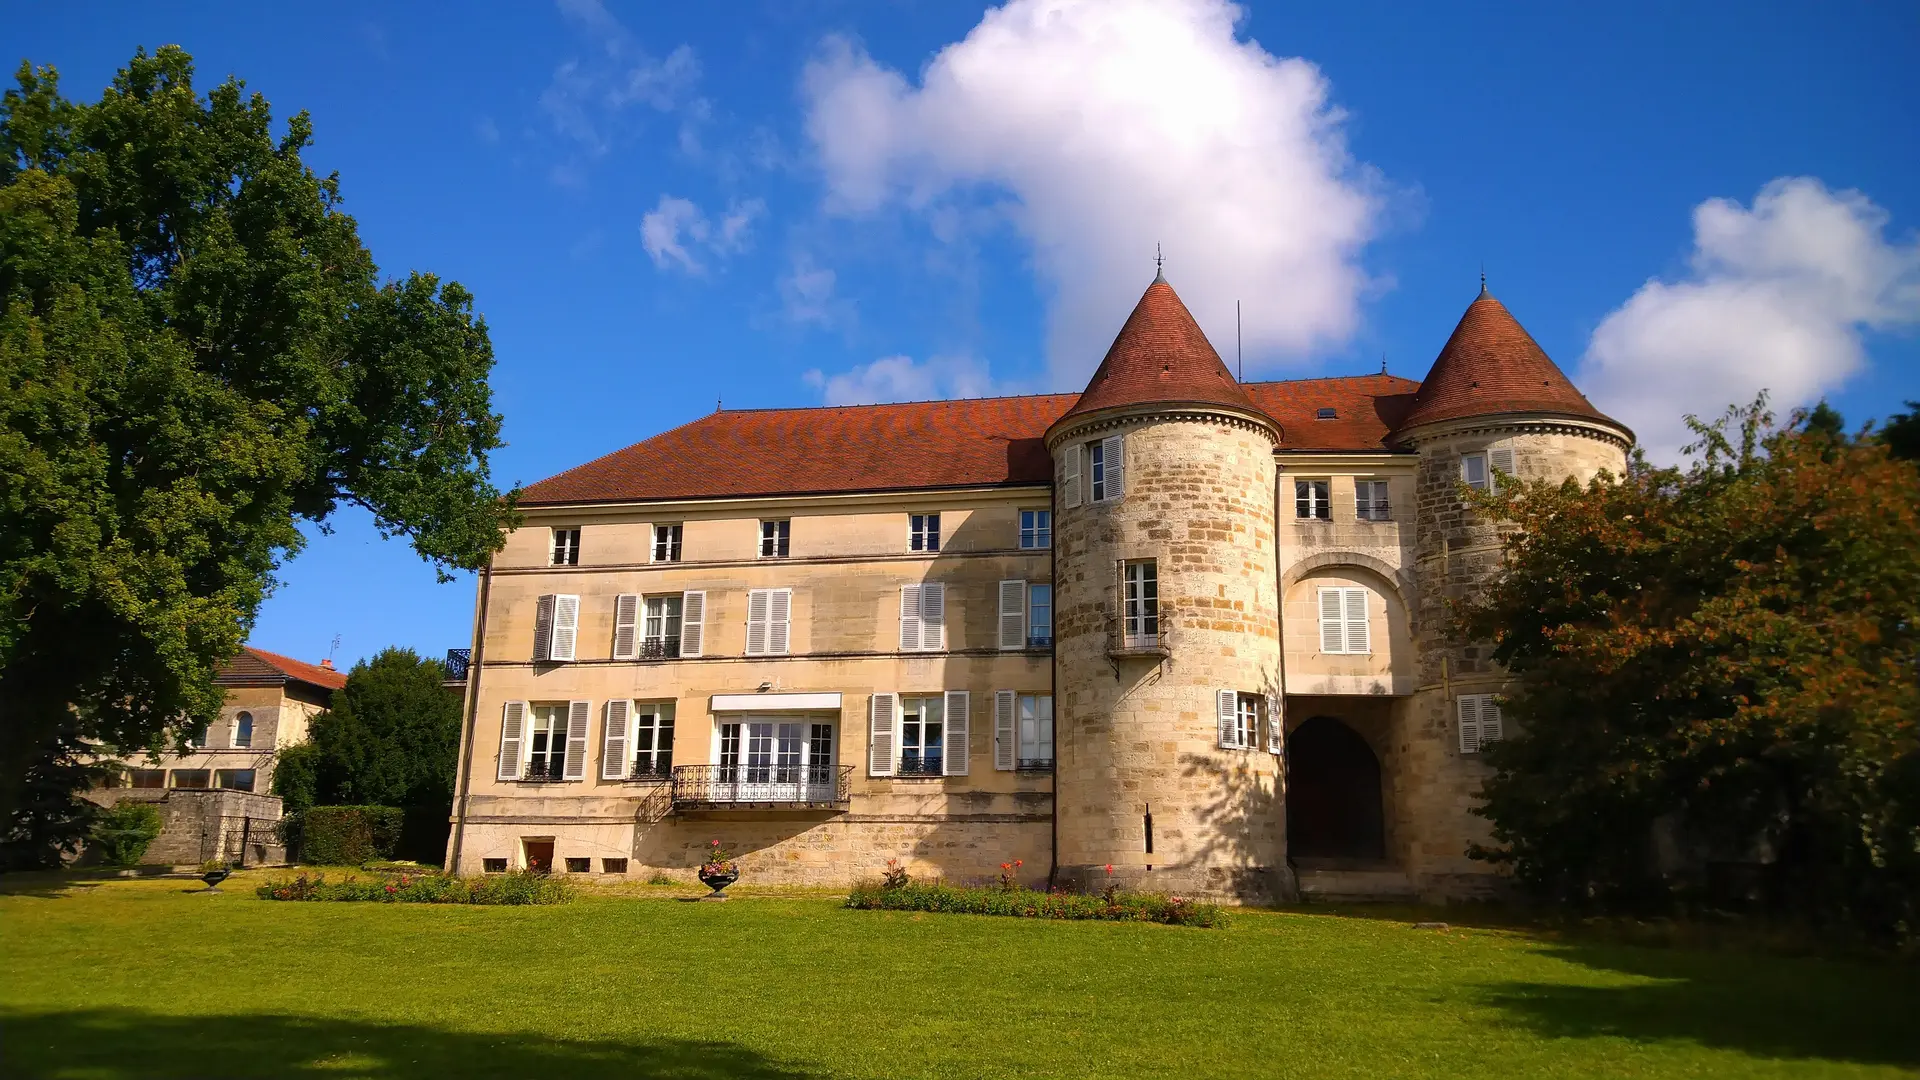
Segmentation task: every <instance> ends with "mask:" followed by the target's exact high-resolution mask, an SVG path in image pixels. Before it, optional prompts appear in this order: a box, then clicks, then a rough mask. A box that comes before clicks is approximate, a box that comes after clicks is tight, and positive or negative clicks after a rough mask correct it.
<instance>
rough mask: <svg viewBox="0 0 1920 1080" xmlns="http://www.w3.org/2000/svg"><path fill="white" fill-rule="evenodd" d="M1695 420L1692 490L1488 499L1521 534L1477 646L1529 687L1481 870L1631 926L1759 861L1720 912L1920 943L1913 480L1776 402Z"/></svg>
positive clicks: (1650, 486)
mask: <svg viewBox="0 0 1920 1080" xmlns="http://www.w3.org/2000/svg"><path fill="white" fill-rule="evenodd" d="M1689 420H1690V422H1692V423H1693V424H1694V426H1695V429H1696V431H1697V432H1699V434H1700V436H1701V441H1700V443H1699V445H1698V446H1697V447H1696V448H1694V449H1695V451H1696V453H1697V455H1698V456H1697V460H1696V461H1695V462H1694V463H1693V465H1692V466H1691V468H1689V469H1688V470H1687V471H1685V472H1682V471H1680V470H1677V469H1656V468H1652V467H1650V466H1649V465H1648V464H1647V463H1646V462H1645V461H1644V460H1641V459H1638V458H1636V460H1635V462H1634V463H1633V465H1632V466H1631V467H1630V468H1629V470H1628V474H1627V475H1626V476H1625V477H1621V478H1601V479H1596V480H1594V481H1593V482H1592V483H1590V484H1588V485H1587V486H1586V487H1584V488H1582V487H1579V486H1578V485H1575V484H1573V483H1571V482H1569V483H1567V484H1564V485H1561V486H1558V487H1555V486H1551V485H1548V484H1545V483H1540V482H1534V483H1529V484H1521V483H1518V482H1514V481H1511V480H1503V481H1502V483H1501V485H1500V488H1499V490H1498V491H1496V492H1491V493H1487V494H1485V495H1482V496H1477V497H1476V503H1477V505H1478V507H1479V509H1480V510H1481V511H1482V512H1484V513H1487V514H1489V515H1492V516H1495V517H1497V518H1500V519H1504V520H1506V521H1508V522H1510V523H1512V525H1513V526H1514V529H1513V531H1511V532H1510V534H1509V535H1508V538H1507V541H1506V552H1505V563H1504V569H1503V572H1502V573H1501V575H1500V576H1499V578H1498V580H1497V581H1496V582H1494V583H1493V584H1492V586H1491V587H1489V588H1488V589H1486V590H1485V591H1484V592H1482V593H1481V594H1480V595H1479V596H1478V597H1477V598H1475V600H1474V601H1473V602H1471V603H1469V604H1467V605H1465V606H1464V607H1463V608H1462V609H1461V610H1460V612H1459V617H1460V627H1459V629H1460V630H1461V632H1463V633H1464V634H1466V635H1467V636H1468V638H1469V639H1470V640H1491V641H1493V642H1495V643H1496V645H1495V650H1494V657H1495V659H1496V660H1498V661H1499V662H1500V663H1502V664H1504V665H1506V666H1507V668H1508V669H1509V670H1510V671H1512V672H1513V673H1514V674H1515V675H1517V676H1519V677H1520V678H1519V681H1518V684H1517V686H1516V687H1515V688H1514V691H1513V693H1512V695H1511V697H1510V698H1509V699H1508V700H1507V702H1506V706H1505V707H1506V711H1507V713H1508V715H1509V716H1510V717H1511V718H1512V719H1513V720H1514V721H1515V724H1514V729H1515V730H1514V731H1513V732H1512V733H1511V734H1510V735H1509V737H1508V738H1507V739H1506V741H1504V742H1501V743H1495V744H1492V745H1490V746H1488V747H1487V748H1486V749H1487V754H1486V757H1487V760H1488V762H1489V763H1490V764H1491V765H1492V766H1493V767H1494V769H1495V770H1496V771H1495V774H1494V776H1493V778H1492V779H1491V780H1490V781H1489V782H1488V783H1487V785H1486V789H1485V795H1486V804H1485V806H1484V808H1483V809H1482V810H1481V811H1480V812H1481V813H1483V814H1484V815H1485V816H1486V817H1488V818H1489V819H1490V820H1491V821H1492V822H1493V825H1494V835H1495V837H1496V838H1497V839H1498V841H1499V843H1500V845H1501V846H1500V847H1499V848H1497V849H1494V850H1486V851H1480V852H1477V853H1476V854H1478V855H1480V856H1481V857H1485V858H1493V859H1497V860H1502V861H1506V862H1509V863H1511V864H1512V866H1513V868H1514V870H1515V873H1516V874H1517V876H1518V878H1519V880H1520V881H1521V882H1522V883H1523V884H1525V885H1526V886H1528V887H1530V888H1531V889H1532V890H1533V891H1535V892H1536V893H1538V894H1540V895H1543V896H1546V897H1549V898H1552V899H1555V900H1558V901H1564V902H1571V903H1575V904H1581V905H1597V906H1600V907H1602V908H1612V909H1619V910H1636V909H1645V908H1658V907H1662V906H1666V905H1669V904H1672V903H1675V902H1680V903H1697V902H1700V901H1702V900H1703V899H1708V898H1710V897H1709V895H1708V894H1709V892H1710V891H1711V887H1712V886H1714V884H1715V883H1714V881H1713V879H1712V877H1711V873H1712V871H1713V870H1717V869H1722V868H1726V869H1733V868H1737V867H1739V866H1740V865H1741V864H1745V865H1746V866H1747V867H1753V866H1755V865H1765V866H1766V867H1768V869H1767V870H1766V871H1765V873H1764V875H1763V876H1762V877H1761V879H1760V880H1756V881H1753V882H1748V883H1740V884H1739V887H1738V888H1732V889H1729V890H1728V891H1730V892H1736V893H1749V892H1751V895H1752V897H1753V899H1754V900H1755V901H1756V902H1758V903H1762V904H1766V905H1770V906H1771V907H1773V908H1774V909H1776V910H1777V911H1780V912H1783V913H1787V914H1790V915H1792V916H1793V917H1796V918H1803V919H1809V920H1813V921H1817V922H1825V923H1831V922H1835V921H1844V922H1847V923H1850V924H1851V925H1853V926H1856V927H1860V928H1865V929H1867V930H1869V931H1871V932H1874V933H1878V934H1892V935H1896V936H1898V935H1902V934H1913V933H1915V932H1916V931H1920V728H1917V722H1920V684H1917V682H1916V678H1915V671H1916V666H1917V662H1920V544H1916V543H1915V540H1914V538H1915V537H1916V536H1920V469H1916V467H1915V465H1914V464H1912V463H1910V462H1906V461H1900V460H1895V459H1894V458H1892V457H1891V456H1890V455H1889V453H1888V449H1887V447H1886V446H1885V445H1883V444H1881V443H1879V442H1877V441H1874V440H1872V439H1865V438H1862V439H1853V440H1850V439H1847V438H1846V437H1844V436H1841V435H1837V434H1836V433H1835V432H1837V431H1838V425H1837V424H1835V425H1832V426H1831V427H1830V429H1828V430H1820V429H1815V430H1808V429H1807V428H1806V427H1805V426H1804V425H1803V424H1794V423H1790V424H1788V425H1786V426H1784V427H1776V426H1774V424H1773V421H1772V418H1771V417H1770V416H1769V415H1768V414H1767V413H1766V411H1765V408H1764V399H1763V400H1762V401H1759V402H1756V403H1755V404H1754V405H1753V406H1752V407H1750V408H1744V409H1735V410H1733V411H1731V412H1730V413H1729V414H1728V416H1727V417H1725V418H1723V419H1722V420H1720V421H1719V422H1718V423H1716V424H1713V425H1705V424H1701V423H1700V422H1699V421H1697V420H1693V419H1692V418H1689ZM1729 425H1731V427H1732V430H1731V431H1730V429H1729Z"/></svg>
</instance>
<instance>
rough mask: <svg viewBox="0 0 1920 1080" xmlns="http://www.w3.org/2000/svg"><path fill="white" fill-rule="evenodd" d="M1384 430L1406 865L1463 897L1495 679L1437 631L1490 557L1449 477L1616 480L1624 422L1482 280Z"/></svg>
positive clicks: (1480, 824) (1493, 550)
mask: <svg viewBox="0 0 1920 1080" xmlns="http://www.w3.org/2000/svg"><path fill="white" fill-rule="evenodd" d="M1391 438H1392V442H1393V444H1394V445H1395V446H1396V447H1398V448H1399V449H1402V450H1412V451H1414V452H1416V453H1417V454H1418V455H1419V459H1418V460H1419V464H1418V466H1417V467H1416V468H1417V480H1416V488H1415V500H1416V505H1415V508H1414V515H1415V518H1414V530H1415V532H1414V537H1415V538H1414V545H1415V563H1414V579H1415V585H1416V596H1417V614H1416V618H1415V626H1414V635H1415V649H1416V652H1417V654H1418V657H1419V684H1418V685H1419V689H1418V690H1417V691H1416V692H1415V694H1414V696H1413V700H1412V701H1411V702H1410V703H1409V712H1408V713H1407V720H1408V723H1407V724H1406V726H1405V728H1404V729H1403V730H1404V732H1405V733H1406V736H1407V737H1406V739H1405V741H1404V746H1405V751H1404V755H1403V756H1404V759H1405V761H1404V765H1403V773H1404V774H1405V775H1407V776H1409V777H1410V778H1412V779H1413V780H1414V782H1413V783H1409V784H1406V785H1405V792H1406V798H1407V800H1408V802H1409V803H1410V805H1408V806H1407V807H1405V812H1404V814H1403V818H1404V819H1405V820H1407V821H1408V822H1409V823H1410V827H1411V828H1412V829H1413V830H1414V832H1415V833H1416V835H1415V836H1413V837H1412V838H1411V840H1412V843H1411V844H1410V845H1409V847H1408V851H1409V862H1410V865H1408V866H1407V867H1406V870H1407V872H1408V874H1409V875H1410V876H1411V877H1413V878H1414V879H1415V881H1416V882H1417V883H1418V884H1419V886H1420V888H1421V891H1422V893H1423V894H1424V895H1426V896H1428V897H1430V898H1431V897H1444V896H1456V897H1459V896H1472V895H1477V894H1481V893H1484V892H1485V891H1487V889H1488V887H1489V886H1490V885H1491V877H1490V867H1489V866H1488V864H1486V863H1484V862H1476V861H1473V860H1470V859H1468V858H1467V856H1466V852H1467V848H1468V846H1469V845H1470V844H1473V843H1476V842H1482V843H1484V842H1487V841H1488V839H1489V837H1490V834H1489V833H1488V831H1487V828H1488V825H1487V822H1486V821H1485V820H1483V819H1481V818H1478V817H1474V816H1472V815H1471V814H1469V813H1467V809H1468V808H1469V807H1470V806H1472V805H1473V804H1474V803H1475V802H1476V801H1477V798H1478V793H1479V789H1480V785H1481V783H1482V781H1484V780H1485V779H1486V777H1487V776H1488V775H1489V771H1488V770H1487V769H1486V768H1485V766H1483V765H1482V764H1481V759H1480V757H1479V756H1478V738H1479V736H1480V735H1481V734H1482V731H1481V730H1479V725H1481V724H1482V722H1483V720H1485V719H1487V717H1486V716H1485V714H1484V713H1483V711H1482V710H1485V709H1489V708H1493V709H1497V707H1498V705H1497V702H1495V701H1493V700H1491V699H1490V698H1488V697H1486V695H1498V694H1500V693H1501V692H1502V690H1503V689H1504V687H1505V680H1506V675H1505V672H1504V671H1503V670H1502V669H1500V668H1499V667H1498V666H1497V665H1495V664H1494V663H1493V662H1492V659H1491V656H1492V651H1493V650H1492V646H1491V645H1489V644H1487V643H1484V642H1468V641H1460V640H1456V639H1454V638H1452V637H1450V636H1449V635H1448V606H1447V604H1448V601H1449V600H1454V601H1458V600H1462V599H1464V598H1466V597H1469V596H1471V595H1472V594H1473V593H1474V592H1475V591H1476V590H1478V589H1479V588H1480V587H1481V586H1482V585H1483V584H1485V583H1486V582H1487V581H1488V580H1489V579H1490V578H1491V577H1492V576H1493V575H1494V573H1496V572H1497V571H1498V569H1499V567H1500V559H1501V550H1500V537H1499V535H1498V532H1497V530H1496V527H1495V525H1494V523H1493V522H1491V521H1488V520H1486V519H1484V518H1482V517H1481V516H1479V515H1477V514H1475V513H1473V512H1471V511H1470V510H1468V508H1467V506H1466V504H1465V501H1464V499H1463V498H1462V496H1461V484H1462V483H1463V482H1464V483H1466V484H1468V485H1472V486H1480V485H1483V484H1492V483H1495V482H1496V481H1495V480H1494V477H1495V475H1497V474H1499V473H1508V474H1511V475H1514V476H1517V477H1520V478H1522V479H1527V480H1534V479H1542V480H1550V481H1554V482H1559V481H1562V480H1565V479H1566V478H1568V477H1572V478H1574V479H1576V480H1578V481H1580V482H1582V483H1584V482H1586V481H1587V480H1589V479H1591V478H1592V477H1593V476H1595V475H1596V474H1598V473H1599V472H1600V471H1601V470H1603V469H1604V470H1606V471H1608V472H1610V473H1612V474H1614V475H1615V476H1618V475H1620V474H1621V473H1622V472H1623V471H1624V470H1625V468H1626V460H1627V450H1628V448H1629V447H1631V446H1632V445H1633V432H1631V431H1629V430H1628V429H1627V428H1626V426H1625V425H1623V424H1621V423H1619V422H1618V421H1616V420H1613V419H1612V418H1610V417H1608V416H1606V415H1604V414H1602V413H1601V412H1600V411H1599V410H1598V409H1596V408H1594V407H1593V405H1592V403H1590V402H1589V401H1587V399H1586V397H1585V396H1584V395H1582V394H1581V393H1580V391H1579V390H1577V389H1575V387H1574V385H1573V383H1572V382H1571V381H1570V380H1569V379H1568V378H1567V376H1566V375H1565V374H1564V373H1562V372H1561V370H1560V369H1559V367H1557V366H1556V365H1555V364H1554V362H1553V361H1552V360H1551V359H1549V358H1548V356H1547V354H1546V353H1545V352H1544V351H1543V350H1542V349H1541V348H1540V346H1539V345H1538V344H1537V343H1535V342H1534V340H1533V337H1532V336H1531V335H1529V334H1528V333H1527V332H1526V330H1525V329H1523V328H1522V327H1521V325H1520V323H1519V321H1518V320H1516V319H1515V318H1514V317H1513V315H1512V314H1511V313H1509V312H1508V311H1507V309H1506V307H1505V305H1503V304H1501V303H1500V301H1498V300H1496V299H1494V298H1493V296H1492V295H1490V294H1489V293H1488V292H1487V290H1486V285H1485V284H1484V283H1482V285H1481V287H1480V295H1479V296H1478V297H1477V298H1475V300H1474V301H1473V303H1472V304H1470V305H1468V307H1467V311H1466V314H1465V315H1463V316H1461V318H1460V323H1459V325H1458V326H1457V327H1455V328H1454V331H1453V336H1452V337H1450V338H1448V339H1447V343H1446V346H1445V347H1444V348H1442V349H1441V350H1440V355H1439V356H1438V357H1437V358H1436V359H1435V360H1434V362H1433V368H1432V369H1431V370H1430V371H1429V372H1428V373H1427V377H1426V379H1425V380H1423V381H1422V382H1421V384H1420V389H1419V391H1418V392H1417V393H1415V394H1414V395H1413V400H1412V403H1411V405H1410V406H1409V408H1408V411H1407V413H1406V415H1405V416H1404V417H1403V418H1402V419H1401V420H1400V421H1399V422H1398V423H1397V424H1395V425H1394V431H1393V435H1392V437H1391ZM1462 698H1465V699H1467V700H1466V701H1465V702H1464V703H1463V702H1462ZM1463 719H1464V721H1465V722H1463ZM1493 730H1495V729H1492V728H1488V729H1486V732H1487V733H1491V731H1493Z"/></svg>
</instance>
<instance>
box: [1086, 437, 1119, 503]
mask: <svg viewBox="0 0 1920 1080" xmlns="http://www.w3.org/2000/svg"><path fill="white" fill-rule="evenodd" d="M1125 457H1126V450H1125V447H1124V446H1122V444H1121V440H1120V436H1118V435H1111V436H1108V437H1107V438H1104V439H1099V440H1096V441H1094V442H1090V443H1088V444H1087V498H1088V499H1089V500H1090V501H1092V502H1111V501H1112V500H1114V499H1117V498H1119V497H1120V496H1121V495H1122V494H1124V493H1125V490H1126V484H1125V481H1124V480H1123V479H1122V477H1123V474H1124V472H1125V468H1126V465H1125Z"/></svg>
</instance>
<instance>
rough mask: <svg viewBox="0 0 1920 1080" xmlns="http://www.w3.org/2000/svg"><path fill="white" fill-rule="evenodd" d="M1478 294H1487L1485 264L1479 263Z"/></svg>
mask: <svg viewBox="0 0 1920 1080" xmlns="http://www.w3.org/2000/svg"><path fill="white" fill-rule="evenodd" d="M1480 295H1481V296H1485V295H1487V264H1486V263H1481V264H1480Z"/></svg>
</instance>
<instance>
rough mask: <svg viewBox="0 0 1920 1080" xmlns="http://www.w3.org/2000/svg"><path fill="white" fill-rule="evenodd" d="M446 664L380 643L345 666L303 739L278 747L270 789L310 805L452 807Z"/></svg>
mask: <svg viewBox="0 0 1920 1080" xmlns="http://www.w3.org/2000/svg"><path fill="white" fill-rule="evenodd" d="M446 677H447V669H446V666H445V665H444V664H442V663H440V661H438V660H423V659H421V658H420V657H419V656H418V655H417V654H415V653H414V651H413V650H412V649H398V648H394V649H383V650H381V651H380V652H379V653H377V654H376V655H375V656H374V657H373V659H371V660H362V661H361V662H360V663H358V664H355V665H354V666H353V670H352V671H350V672H348V673H347V685H346V686H345V687H344V688H342V689H341V690H339V691H337V692H335V693H334V695H333V707H332V709H331V710H330V711H328V712H326V713H323V714H321V715H319V716H317V717H314V720H313V726H312V730H311V732H310V736H309V740H308V742H307V743H305V744H304V745H301V746H298V747H294V748H292V749H291V750H288V751H285V752H283V753H282V754H281V760H280V762H279V763H278V765H277V766H276V768H275V770H274V790H275V792H276V793H277V794H279V795H280V796H281V797H282V798H284V799H286V801H287V808H288V809H289V810H305V809H306V808H307V807H309V806H313V805H316V804H318V805H328V806H333V805H363V806H424V807H433V808H436V809H442V810H446V809H450V808H451V807H452V806H453V773H454V758H455V757H456V756H458V754H459V752H460V698H459V696H458V695H457V694H455V693H453V692H452V691H450V690H448V689H447V688H446V682H445V680H446Z"/></svg>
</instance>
